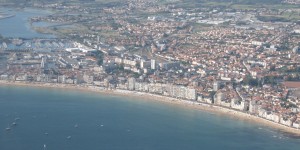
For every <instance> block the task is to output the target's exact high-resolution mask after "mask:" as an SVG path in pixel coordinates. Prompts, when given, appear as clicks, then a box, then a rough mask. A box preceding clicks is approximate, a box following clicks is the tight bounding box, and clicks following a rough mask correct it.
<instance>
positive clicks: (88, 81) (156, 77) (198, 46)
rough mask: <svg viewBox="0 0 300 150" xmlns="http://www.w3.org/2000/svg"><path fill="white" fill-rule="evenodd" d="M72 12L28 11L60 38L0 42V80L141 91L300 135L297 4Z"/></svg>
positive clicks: (74, 6)
mask: <svg viewBox="0 0 300 150" xmlns="http://www.w3.org/2000/svg"><path fill="white" fill-rule="evenodd" d="M78 3H79V2H78ZM78 3H77V2H74V3H65V2H57V3H56V2H49V3H46V2H35V3H33V6H34V7H35V8H42V9H49V10H52V11H54V12H55V13H54V14H52V15H48V16H36V17H32V18H31V19H30V20H29V21H30V22H31V24H34V23H36V22H47V23H55V24H56V25H54V26H50V27H37V28H36V30H37V31H39V32H44V33H51V34H55V35H57V38H51V39H47V38H45V39H41V38H34V39H23V38H10V37H0V53H1V54H0V80H4V81H9V82H16V81H20V82H28V83H53V84H57V83H61V84H70V85H77V86H86V87H95V88H101V89H105V90H115V89H121V90H129V91H138V92H145V93H151V94H157V95H162V96H167V97H173V98H177V99H183V100H188V101H197V102H201V103H208V104H212V105H217V106H222V107H226V108H231V109H233V110H237V111H242V112H245V113H249V114H252V115H255V116H259V117H261V118H265V119H267V120H270V121H273V122H276V123H280V124H283V125H285V126H289V127H293V128H297V129H300V113H299V112H300V108H299V106H300V91H299V88H300V82H298V81H300V47H299V46H300V43H299V41H300V9H299V1H297V0H282V1H281V2H280V3H279V4H278V7H277V6H274V8H273V7H271V6H270V7H267V6H265V7H264V6H261V7H255V6H253V7H247V8H244V7H243V5H234V4H229V5H226V4H222V3H219V4H218V3H210V4H207V5H206V6H201V7H200V6H190V5H189V3H184V2H183V1H176V0H173V1H172V0H169V1H159V0H151V1H150V0H149V1H147V0H126V1H125V0H124V1H122V2H119V3H118V2H110V3H108V2H107V3H104V4H102V3H97V1H96V2H87V3H85V4H84V5H83V4H82V3H81V4H80V5H79V4H78ZM120 3H121V4H120ZM8 5H9V4H8ZM210 5H212V6H210ZM87 6H88V7H87ZM279 6H280V7H279ZM0 14H1V13H0Z"/></svg>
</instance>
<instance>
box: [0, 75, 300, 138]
mask: <svg viewBox="0 0 300 150" xmlns="http://www.w3.org/2000/svg"><path fill="white" fill-rule="evenodd" d="M0 86H19V87H35V88H51V89H63V90H78V91H83V92H93V93H98V94H103V95H112V96H126V97H132V98H134V99H137V98H143V99H144V100H152V101H157V102H163V103H167V104H171V105H176V106H179V107H185V108H192V109H196V110H200V111H201V110H202V111H206V112H211V113H213V114H214V115H222V116H227V117H231V118H234V119H237V120H245V121H249V122H251V123H257V124H261V125H264V126H266V127H270V128H273V129H275V130H277V131H279V132H282V133H285V134H288V135H291V136H292V137H296V138H300V130H299V129H295V128H292V127H288V126H285V125H282V124H279V123H276V122H272V121H270V120H267V119H264V118H261V117H258V116H254V115H251V114H248V113H244V112H241V111H237V110H233V109H230V108H226V107H221V106H217V105H212V104H206V103H201V102H198V101H195V102H192V101H187V100H180V99H176V98H172V97H166V96H162V95H156V94H151V93H143V92H137V91H128V90H120V89H115V90H107V89H104V88H103V89H101V88H97V89H96V88H95V87H93V86H80V85H69V84H54V83H36V82H9V81H1V80H0Z"/></svg>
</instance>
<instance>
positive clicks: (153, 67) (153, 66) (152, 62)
mask: <svg viewBox="0 0 300 150" xmlns="http://www.w3.org/2000/svg"><path fill="white" fill-rule="evenodd" d="M151 69H153V70H155V69H156V62H155V60H154V59H151Z"/></svg>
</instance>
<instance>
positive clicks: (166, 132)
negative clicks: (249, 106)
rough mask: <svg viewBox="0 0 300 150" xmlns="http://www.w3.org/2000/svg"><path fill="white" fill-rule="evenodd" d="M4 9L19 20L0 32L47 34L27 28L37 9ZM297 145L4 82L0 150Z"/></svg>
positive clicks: (103, 98) (242, 127)
mask: <svg viewBox="0 0 300 150" xmlns="http://www.w3.org/2000/svg"><path fill="white" fill-rule="evenodd" d="M5 9H7V8H5ZM3 10H4V8H2V10H1V11H3ZM7 11H10V12H15V13H16V14H17V15H16V16H15V17H13V18H8V19H2V20H0V34H2V35H5V36H9V37H24V38H32V37H44V36H49V35H43V34H39V33H36V32H34V31H33V30H31V29H30V28H28V22H27V21H26V20H27V19H28V17H30V16H33V15H38V14H43V13H39V10H33V9H29V10H28V9H23V10H14V9H12V10H10V9H9V10H7ZM40 11H42V10H40ZM42 12H44V11H42ZM18 14H19V15H18ZM299 148H300V139H299V138H295V137H293V136H291V135H289V134H286V133H283V132H281V131H278V130H276V129H273V128H269V127H267V126H265V125H262V124H257V123H254V122H250V121H246V120H239V119H236V118H233V117H230V116H226V115H220V114H214V113H210V112H206V111H201V110H197V109H191V108H190V107H184V106H178V105H173V104H168V103H163V102H159V101H154V100H147V99H142V98H133V97H126V96H113V95H103V94H100V93H93V92H83V91H74V90H62V89H53V88H35V87H16V86H5V85H0V150H45V149H46V150H202V149H203V150H254V149H255V150H298V149H299Z"/></svg>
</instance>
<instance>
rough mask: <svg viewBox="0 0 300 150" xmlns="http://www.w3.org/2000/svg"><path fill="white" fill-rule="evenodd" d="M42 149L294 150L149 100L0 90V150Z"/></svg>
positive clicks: (243, 126) (280, 136)
mask: <svg viewBox="0 0 300 150" xmlns="http://www.w3.org/2000/svg"><path fill="white" fill-rule="evenodd" d="M14 124H15V125H14ZM7 128H10V130H7ZM44 147H45V148H46V149H47V150H199V149H208V150H220V149H222V150H253V149H257V150H298V149H299V147H300V139H297V138H293V137H290V136H289V135H288V134H285V133H282V132H280V131H276V130H275V129H272V128H268V127H266V126H263V125H261V124H256V123H252V122H249V121H245V120H238V119H235V118H232V117H228V116H224V115H219V114H213V113H209V112H205V111H201V110H196V109H191V108H189V107H183V106H178V105H172V104H168V103H162V102H158V101H154V100H146V99H141V98H132V97H126V96H112V95H103V94H99V93H93V92H83V91H72V90H61V89H51V88H35V87H32V88H29V87H15V86H0V149H1V150H41V149H44Z"/></svg>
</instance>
